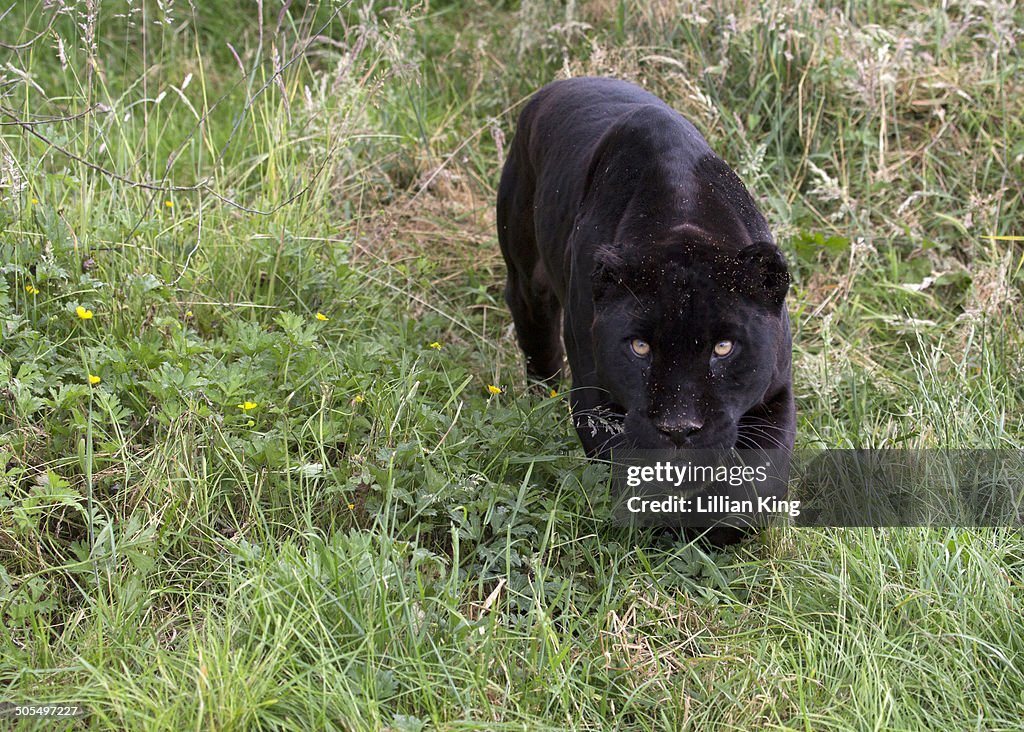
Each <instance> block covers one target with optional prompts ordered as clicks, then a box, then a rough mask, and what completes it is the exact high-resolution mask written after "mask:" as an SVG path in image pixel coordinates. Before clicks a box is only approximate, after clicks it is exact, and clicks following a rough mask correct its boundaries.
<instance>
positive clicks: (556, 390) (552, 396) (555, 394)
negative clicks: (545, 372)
mask: <svg viewBox="0 0 1024 732" xmlns="http://www.w3.org/2000/svg"><path fill="white" fill-rule="evenodd" d="M548 396H549V397H551V398H552V399H554V398H555V397H556V396H558V389H552V390H551V391H549V392H548Z"/></svg>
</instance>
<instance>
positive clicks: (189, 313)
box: [185, 310, 192, 318]
mask: <svg viewBox="0 0 1024 732" xmlns="http://www.w3.org/2000/svg"><path fill="white" fill-rule="evenodd" d="M185 317H186V318H191V317H192V311H191V310H186V311H185Z"/></svg>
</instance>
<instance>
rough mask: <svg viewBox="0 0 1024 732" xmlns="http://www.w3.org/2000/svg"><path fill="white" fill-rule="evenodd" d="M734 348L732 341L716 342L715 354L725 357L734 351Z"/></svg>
mask: <svg viewBox="0 0 1024 732" xmlns="http://www.w3.org/2000/svg"><path fill="white" fill-rule="evenodd" d="M732 349H733V345H732V341H719V342H718V343H716V344H715V355H716V356H718V357H719V358H725V357H726V356H728V355H729V354H730V353H732Z"/></svg>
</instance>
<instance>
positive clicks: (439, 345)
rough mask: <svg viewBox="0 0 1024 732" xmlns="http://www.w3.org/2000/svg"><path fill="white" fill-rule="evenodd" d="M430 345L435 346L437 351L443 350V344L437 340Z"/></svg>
mask: <svg viewBox="0 0 1024 732" xmlns="http://www.w3.org/2000/svg"><path fill="white" fill-rule="evenodd" d="M430 347H431V348H433V349H434V350H435V351H440V350H441V344H440V343H438V342H437V341H434V342H433V343H431V344H430Z"/></svg>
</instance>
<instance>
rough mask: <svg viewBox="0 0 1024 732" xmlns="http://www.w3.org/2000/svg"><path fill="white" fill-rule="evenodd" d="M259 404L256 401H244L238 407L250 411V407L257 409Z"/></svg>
mask: <svg viewBox="0 0 1024 732" xmlns="http://www.w3.org/2000/svg"><path fill="white" fill-rule="evenodd" d="M258 406H259V405H258V404H257V403H256V402H242V403H241V404H239V405H238V408H239V409H241V410H242V411H245V412H248V411H249V410H250V409H255V408H256V407H258Z"/></svg>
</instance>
